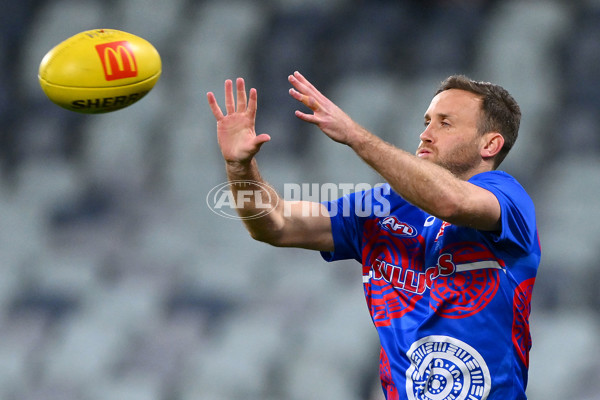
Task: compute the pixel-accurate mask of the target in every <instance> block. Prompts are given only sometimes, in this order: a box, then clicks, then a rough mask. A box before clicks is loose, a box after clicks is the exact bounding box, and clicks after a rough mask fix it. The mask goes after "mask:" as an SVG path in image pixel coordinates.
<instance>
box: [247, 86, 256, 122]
mask: <svg viewBox="0 0 600 400" xmlns="http://www.w3.org/2000/svg"><path fill="white" fill-rule="evenodd" d="M257 97H258V94H257V93H256V89H254V88H252V89H250V100H249V101H248V113H250V116H251V117H252V119H254V118H255V117H256V108H257Z"/></svg>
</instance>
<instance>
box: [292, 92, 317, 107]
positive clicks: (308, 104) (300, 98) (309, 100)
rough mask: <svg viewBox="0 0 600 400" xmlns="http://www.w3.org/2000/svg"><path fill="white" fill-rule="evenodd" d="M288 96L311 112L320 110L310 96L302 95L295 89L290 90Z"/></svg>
mask: <svg viewBox="0 0 600 400" xmlns="http://www.w3.org/2000/svg"><path fill="white" fill-rule="evenodd" d="M290 95H291V96H292V97H293V98H294V99H296V100H298V101H299V102H301V103H302V104H304V105H305V106H306V107H308V108H310V109H311V110H313V111H318V110H319V108H321V105H320V104H319V102H318V101H317V100H316V99H315V98H314V97H312V96H307V95H305V94H302V93H300V92H298V91H297V90H295V89H290Z"/></svg>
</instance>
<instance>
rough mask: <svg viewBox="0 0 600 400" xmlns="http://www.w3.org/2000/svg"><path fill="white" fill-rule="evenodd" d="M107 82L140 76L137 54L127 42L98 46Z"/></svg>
mask: <svg viewBox="0 0 600 400" xmlns="http://www.w3.org/2000/svg"><path fill="white" fill-rule="evenodd" d="M96 51H98V55H99V56H100V61H102V67H103V68H104V76H106V80H107V81H113V80H116V79H125V78H133V77H136V76H137V75H138V70H137V65H136V63H135V54H134V52H133V50H132V49H131V46H130V45H129V42H128V41H126V40H120V41H118V42H110V43H103V44H98V45H96Z"/></svg>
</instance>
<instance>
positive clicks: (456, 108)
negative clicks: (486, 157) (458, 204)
mask: <svg viewBox="0 0 600 400" xmlns="http://www.w3.org/2000/svg"><path fill="white" fill-rule="evenodd" d="M480 112H481V98H479V97H478V96H477V95H476V94H474V93H471V92H467V91H464V90H458V89H449V90H445V91H443V92H441V93H439V94H438V95H436V96H435V97H434V98H433V99H432V100H431V104H430V105H429V108H428V109H427V111H426V112H425V130H424V131H423V133H421V136H420V139H421V143H420V144H419V148H418V149H417V152H416V155H417V157H420V158H422V159H424V160H428V161H431V162H433V163H435V164H437V165H440V166H442V167H444V168H446V169H448V170H449V171H451V172H452V173H454V174H455V175H457V176H459V177H464V178H468V177H469V176H470V175H471V174H470V172H472V171H473V169H474V168H476V167H478V166H479V165H480V164H481V161H482V157H481V153H480V150H481V147H480V146H481V144H482V143H483V142H482V136H481V135H480V134H479V132H478V130H477V123H478V121H479V115H480Z"/></svg>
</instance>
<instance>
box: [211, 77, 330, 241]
mask: <svg viewBox="0 0 600 400" xmlns="http://www.w3.org/2000/svg"><path fill="white" fill-rule="evenodd" d="M236 90H237V103H236V101H235V99H234V93H233V82H232V81H231V80H227V81H226V82H225V107H226V114H224V113H223V112H222V110H221V108H220V107H219V105H218V103H217V100H216V98H215V95H214V94H213V93H212V92H210V93H208V94H207V98H208V104H209V106H210V108H211V111H212V113H213V115H214V116H215V119H216V121H217V138H218V142H219V147H220V148H221V153H222V154H223V158H224V159H225V165H226V167H225V168H226V172H227V178H228V179H229V182H230V183H231V184H230V187H231V190H232V194H233V196H234V198H235V199H237V198H238V191H239V190H250V192H251V193H253V196H251V197H250V198H245V199H244V200H245V201H244V202H243V207H237V210H238V213H239V215H240V217H241V218H242V220H243V221H244V224H245V226H246V228H247V229H248V231H249V232H250V235H251V236H252V237H253V238H255V239H256V240H260V241H263V242H266V243H269V244H272V245H274V246H289V247H302V248H307V249H313V250H320V251H332V250H333V236H332V233H331V222H330V219H329V216H328V213H327V210H326V208H325V206H323V205H321V204H318V203H306V202H286V201H284V200H283V199H281V198H280V197H279V195H278V194H277V193H276V192H275V190H273V189H271V188H270V187H269V185H267V184H266V183H265V182H264V180H263V179H262V178H261V176H260V173H259V170H258V166H257V163H256V159H255V155H256V153H258V151H259V150H260V147H261V146H262V145H263V144H264V143H266V142H268V141H269V140H270V139H271V138H270V137H269V136H268V135H266V134H261V135H256V131H255V118H256V107H257V93H256V90H255V89H251V90H250V96H249V99H247V97H246V89H245V84H244V80H243V79H241V78H238V79H237V81H236ZM238 182H243V183H238ZM265 207H267V209H265ZM307 210H308V211H310V212H307ZM259 213H260V214H261V215H262V216H261V217H259V218H253V217H254V216H256V215H258V214H259Z"/></svg>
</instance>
